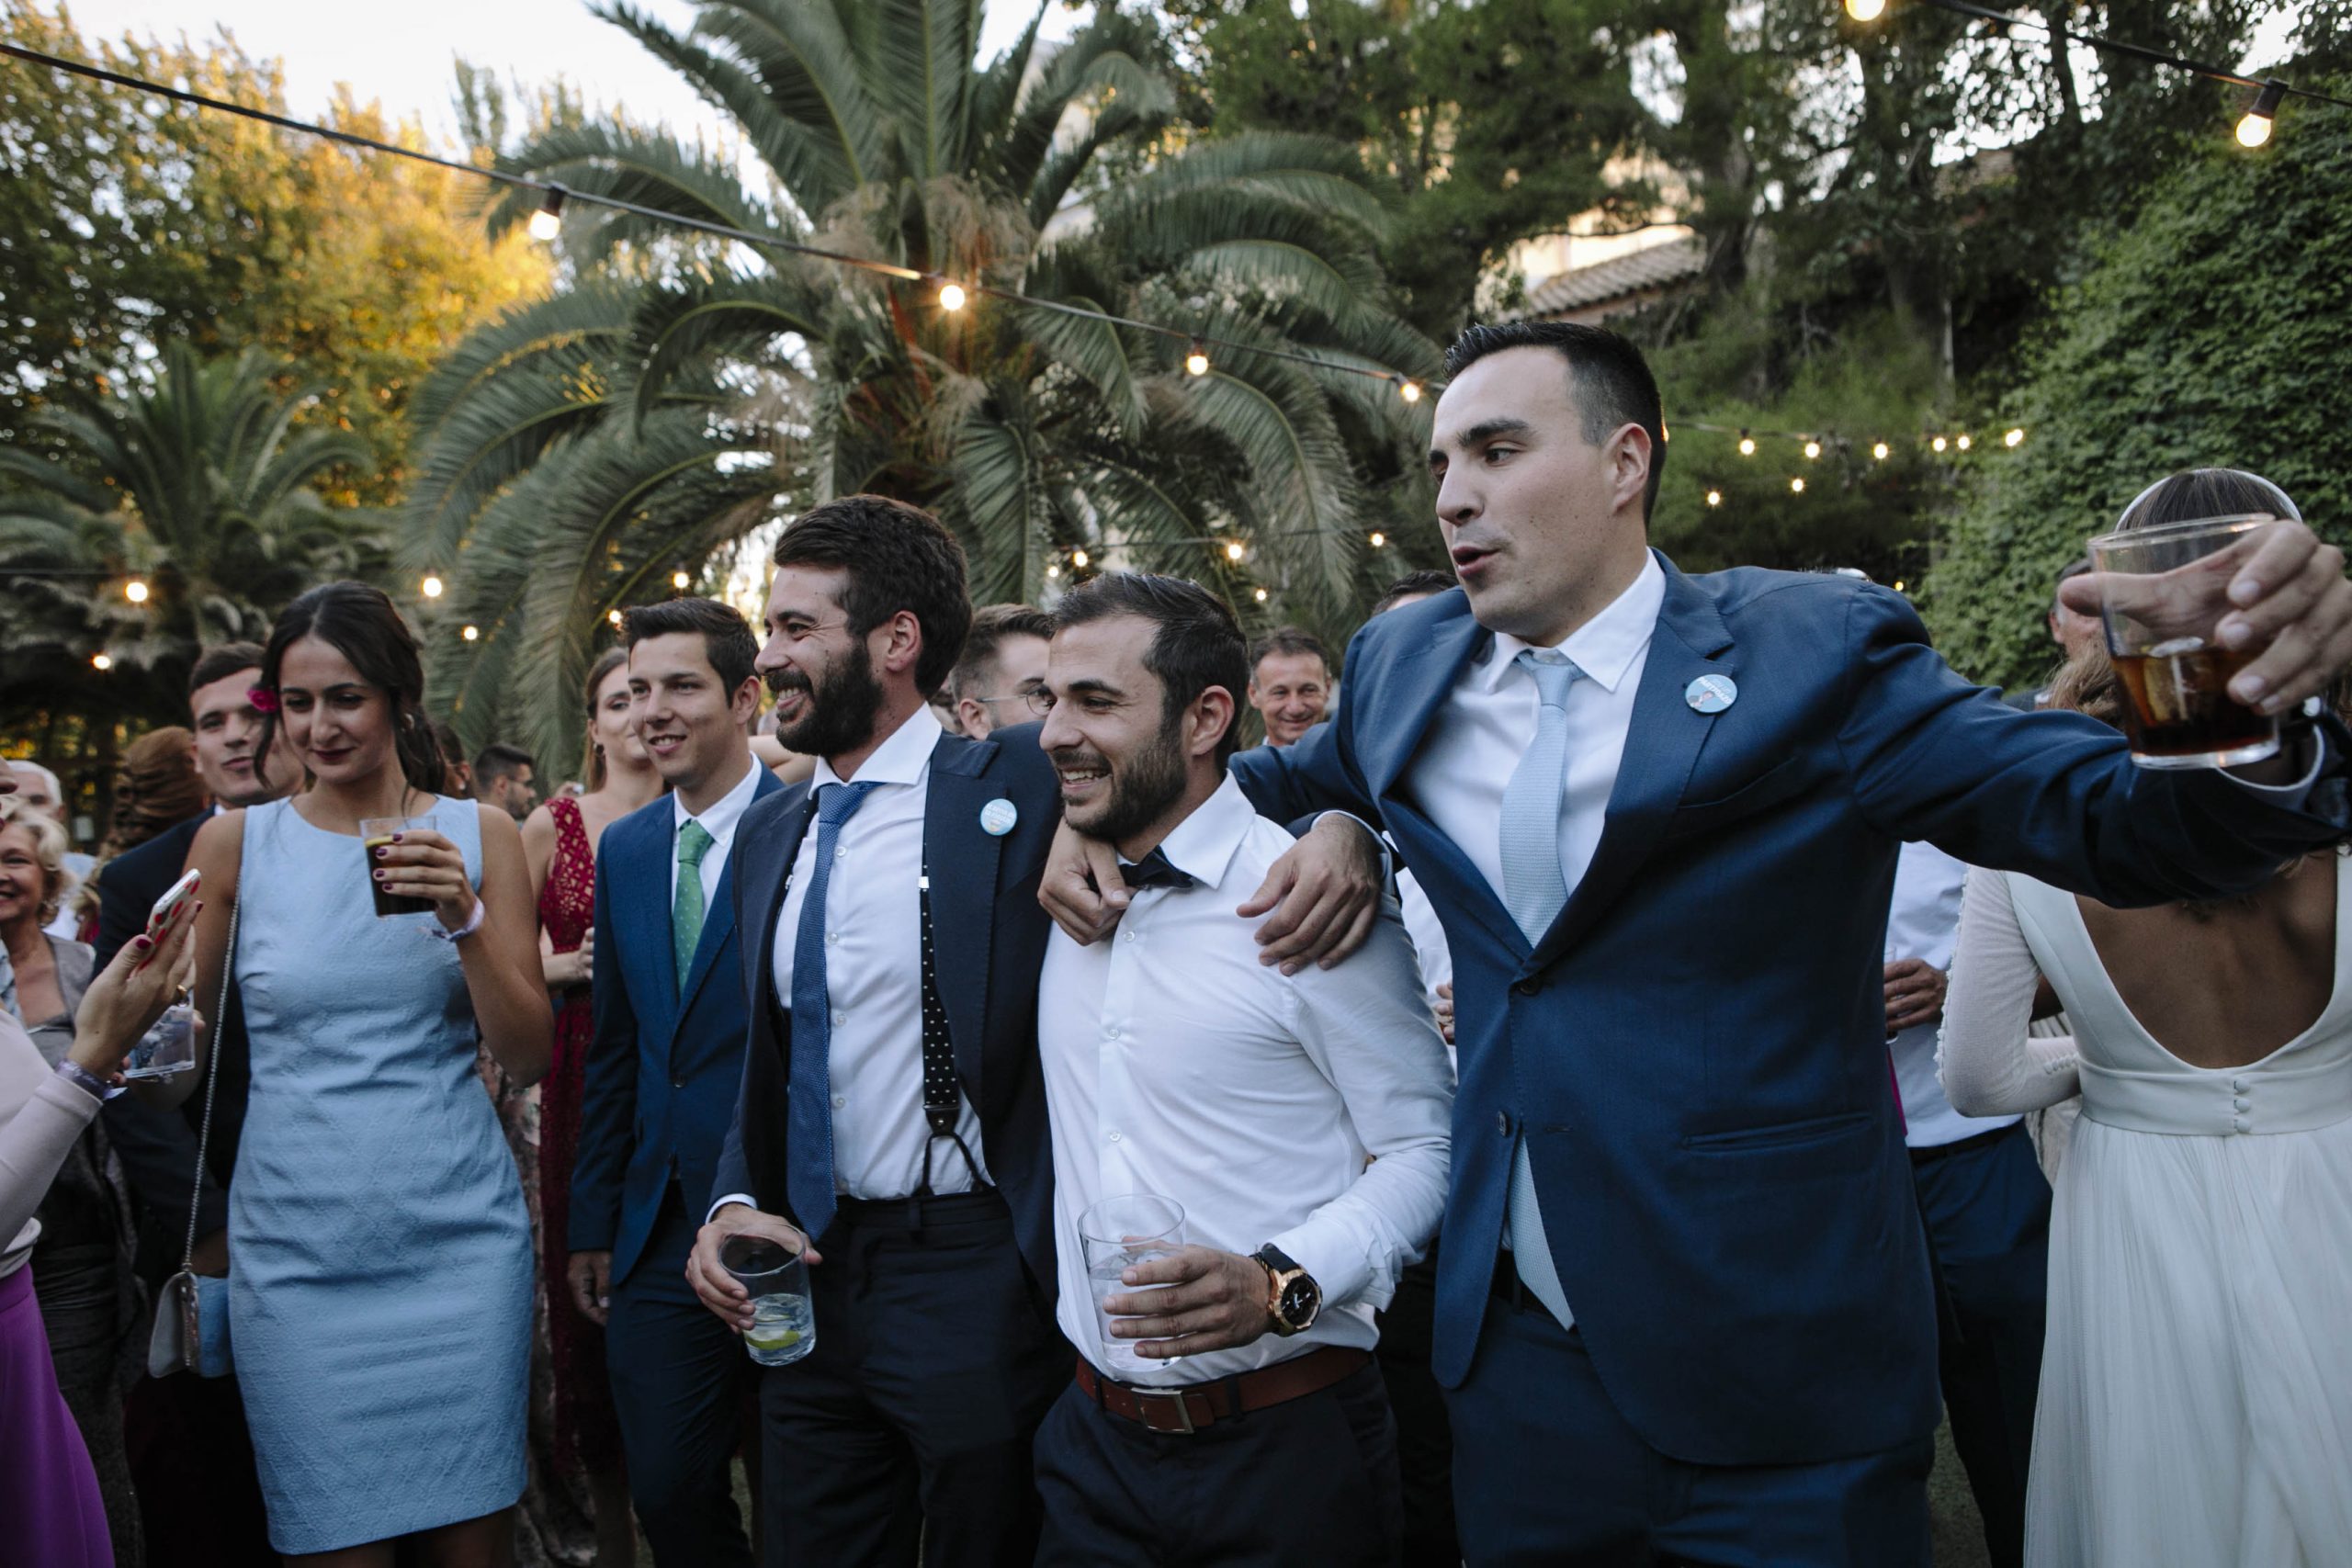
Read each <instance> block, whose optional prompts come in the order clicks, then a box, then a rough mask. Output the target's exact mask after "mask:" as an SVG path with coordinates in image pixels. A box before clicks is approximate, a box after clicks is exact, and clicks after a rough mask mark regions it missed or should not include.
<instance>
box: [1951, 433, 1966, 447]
mask: <svg viewBox="0 0 2352 1568" xmlns="http://www.w3.org/2000/svg"><path fill="white" fill-rule="evenodd" d="M1953 445H1954V446H1958V447H1959V448H1960V449H1961V450H1962V451H1963V452H1965V451H1967V450H1968V433H1967V432H1966V431H1962V432H1961V434H1960V437H1959V439H1958V440H1957V441H1955V442H1954V443H1953Z"/></svg>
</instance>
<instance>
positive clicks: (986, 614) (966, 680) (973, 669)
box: [947, 604, 1054, 697]
mask: <svg viewBox="0 0 2352 1568" xmlns="http://www.w3.org/2000/svg"><path fill="white" fill-rule="evenodd" d="M1053 635H1054V618H1053V616H1051V615H1047V614H1046V612H1045V611H1043V610H1040V609H1038V608H1037V607H1036V606H1035V605H1033V604H984V605H982V606H981V607H980V608H978V609H977V610H975V611H973V612H972V629H971V632H970V634H969V635H968V636H967V637H965V638H964V656H963V657H962V658H960V659H958V660H956V671H955V673H954V674H953V675H951V676H949V677H948V681H947V692H948V694H949V695H950V696H954V697H961V696H963V695H964V694H965V693H966V692H967V691H969V690H971V689H972V688H973V687H974V686H975V684H976V683H977V682H978V681H979V678H980V672H981V671H982V670H984V669H985V668H986V667H987V665H988V661H989V660H991V659H994V658H995V657H996V650H997V649H999V648H1001V647H1002V646H1003V644H1004V641H1005V639H1006V638H1008V637H1043V638H1046V639H1048V640H1050V639H1051V638H1052V637H1053Z"/></svg>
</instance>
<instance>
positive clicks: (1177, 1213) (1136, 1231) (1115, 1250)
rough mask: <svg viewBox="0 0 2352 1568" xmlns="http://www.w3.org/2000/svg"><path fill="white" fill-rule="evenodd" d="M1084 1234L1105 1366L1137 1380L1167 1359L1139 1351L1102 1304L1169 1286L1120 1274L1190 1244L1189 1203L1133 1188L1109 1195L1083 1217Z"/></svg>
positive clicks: (1160, 1369)
mask: <svg viewBox="0 0 2352 1568" xmlns="http://www.w3.org/2000/svg"><path fill="white" fill-rule="evenodd" d="M1078 1238H1079V1241H1080V1244H1081V1245H1082V1246H1083V1247H1085V1249H1086V1278H1087V1280H1088V1282H1089V1283H1090V1284H1091V1285H1092V1287H1093V1290H1094V1328H1095V1337H1097V1338H1099V1339H1100V1340H1101V1341H1102V1342H1103V1359H1102V1361H1101V1363H1100V1365H1101V1367H1102V1369H1103V1371H1105V1372H1108V1373H1109V1374H1110V1375H1111V1376H1112V1377H1113V1378H1114V1379H1116V1380H1117V1381H1119V1382H1136V1380H1137V1379H1138V1378H1141V1377H1146V1376H1149V1375H1150V1374H1152V1373H1155V1372H1165V1371H1167V1363H1166V1362H1164V1361H1160V1360H1158V1359H1150V1360H1147V1359H1144V1358H1143V1357H1140V1356H1138V1355H1136V1341H1134V1340H1132V1339H1118V1338H1114V1337H1112V1334H1111V1323H1112V1317H1111V1314H1110V1312H1109V1310H1108V1309H1107V1308H1105V1307H1104V1305H1103V1303H1104V1302H1105V1301H1106V1300H1108V1299H1109V1298H1110V1297H1112V1296H1115V1295H1121V1294H1133V1293H1136V1292H1139V1291H1153V1290H1166V1289H1167V1288H1168V1287H1167V1286H1165V1285H1146V1286H1140V1287H1138V1286H1133V1285H1127V1284H1123V1283H1121V1281H1120V1279H1119V1276H1120V1275H1121V1274H1122V1273H1124V1272H1125V1270H1127V1269H1130V1268H1132V1267H1134V1266H1135V1265H1136V1264H1138V1263H1145V1262H1148V1261H1150V1260H1151V1259H1152V1258H1165V1257H1166V1256H1167V1255H1168V1254H1170V1253H1171V1252H1174V1251H1175V1250H1176V1249H1177V1248H1179V1247H1182V1246H1183V1245H1184V1206H1183V1205H1182V1204H1181V1203H1179V1202H1177V1201H1175V1200H1174V1199H1173V1198H1162V1197H1159V1195H1157V1194H1156V1193H1150V1192H1130V1193H1128V1194H1126V1195H1125V1196H1124V1197H1119V1198H1105V1199H1103V1201H1101V1202H1100V1203H1097V1204H1095V1205H1094V1206H1093V1207H1092V1208H1091V1209H1089V1210H1087V1211H1086V1213H1082V1214H1080V1216H1079V1217H1078Z"/></svg>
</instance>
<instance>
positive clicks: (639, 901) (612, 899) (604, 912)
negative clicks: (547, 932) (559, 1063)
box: [566, 759, 784, 1284]
mask: <svg viewBox="0 0 2352 1568" xmlns="http://www.w3.org/2000/svg"><path fill="white" fill-rule="evenodd" d="M752 767H753V769H755V770H756V771H757V772H758V773H759V775H760V776H759V782H758V784H756V785H755V786H754V788H753V791H752V803H751V804H750V805H749V806H747V807H744V808H743V817H742V819H741V821H739V822H738V823H737V824H736V828H735V844H736V845H737V847H739V848H740V847H741V844H742V842H743V835H744V833H745V831H746V830H747V829H750V827H751V824H752V821H753V819H754V818H755V817H756V816H757V814H758V812H759V809H760V803H761V802H763V801H764V800H767V799H770V798H772V797H773V796H775V795H780V794H782V793H783V791H784V785H782V784H778V783H777V782H776V779H775V774H774V773H769V772H768V771H767V770H766V769H765V768H763V767H761V766H760V764H759V762H758V761H757V760H756V759H754V760H753V761H752ZM675 821H676V807H675V806H674V804H673V799H672V797H671V796H669V795H663V796H662V798H661V799H659V800H656V801H654V802H652V803H651V804H650V805H648V806H645V807H639V809H638V810H635V811H632V812H630V813H629V814H628V816H626V817H624V818H621V819H620V820H619V821H617V822H616V823H614V824H613V825H612V826H611V827H609V828H606V829H605V836H604V839H603V840H602V841H601V842H600V843H599V844H598V845H597V849H596V950H595V976H596V977H595V987H594V995H595V1020H596V1021H595V1036H594V1040H593V1042H592V1043H591V1044H590V1046H589V1051H588V1065H587V1081H586V1083H585V1084H584V1086H583V1087H582V1094H581V1105H580V1158H579V1162H578V1164H577V1165H576V1166H574V1168H573V1169H572V1173H571V1224H570V1235H568V1237H567V1238H566V1242H567V1245H568V1246H569V1247H571V1250H572V1251H574V1252H590V1251H602V1250H606V1249H609V1250H610V1251H611V1253H612V1255H613V1275H612V1277H613V1282H614V1283H615V1284H618V1283H620V1282H621V1281H622V1280H625V1279H627V1278H628V1273H629V1270H630V1269H633V1268H635V1267H636V1265H637V1261H638V1259H639V1257H641V1256H642V1255H643V1253H644V1251H645V1244H646V1241H647V1240H648V1238H649V1237H650V1236H651V1235H652V1234H653V1225H654V1222H655V1221H656V1220H657V1219H658V1218H659V1217H660V1215H661V1213H662V1193H663V1191H664V1190H666V1189H667V1188H668V1186H669V1184H670V1180H671V1178H672V1177H673V1176H674V1177H675V1178H676V1179H677V1182H678V1188H679V1190H680V1191H681V1192H682V1193H683V1194H684V1199H685V1206H686V1213H687V1215H688V1216H689V1217H690V1218H691V1219H692V1220H693V1221H694V1222H695V1223H696V1224H700V1223H701V1220H702V1213H703V1211H704V1210H705V1209H707V1208H708V1207H709V1205H710V1198H711V1192H712V1187H711V1181H712V1178H713V1175H714V1173H715V1172H716V1171H717V1169H718V1152H719V1147H720V1145H722V1144H724V1143H725V1142H726V1138H727V1123H728V1120H729V1115H730V1114H731V1112H732V1111H733V1110H734V1106H735V1086H736V1083H737V1081H738V1079H739V1078H740V1077H741V1072H742V1063H743V988H742V987H741V984H739V983H738V980H737V974H738V971H739V970H740V969H741V967H742V958H741V954H742V942H741V941H740V940H739V939H738V937H737V933H736V927H735V903H734V897H733V892H732V887H731V885H730V881H729V879H730V878H731V877H732V876H733V874H734V870H733V862H732V859H731V857H730V860H729V863H728V865H726V866H724V867H722V868H720V871H719V874H718V891H717V892H716V894H715V895H714V896H713V897H712V898H711V899H710V902H709V905H708V907H707V908H706V909H705V911H704V915H703V925H702V937H701V939H700V941H699V942H697V943H696V945H695V954H694V962H693V963H692V964H691V965H689V966H688V968H687V970H686V976H685V983H684V985H683V986H681V985H680V984H679V981H678V976H677V959H676V957H675V956H674V954H673V946H674V944H673V942H672V940H671V933H670V907H671V897H670V868H671V867H672V865H673V864H674V863H676V861H677V834H676V831H675Z"/></svg>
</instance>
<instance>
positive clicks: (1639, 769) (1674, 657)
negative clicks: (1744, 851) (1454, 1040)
mask: <svg viewBox="0 0 2352 1568" xmlns="http://www.w3.org/2000/svg"><path fill="white" fill-rule="evenodd" d="M1659 562H1660V564H1661V565H1663V566H1665V568H1666V602H1665V604H1663V605H1661V606H1660V608H1659V610H1658V620H1657V630H1656V631H1655V632H1653V633H1652V634H1651V637H1650V650H1649V659H1648V661H1647V663H1646V664H1645V665H1644V667H1643V670H1642V683H1641V687H1640V689H1639V690H1638V691H1637V692H1636V693H1635V694H1634V716H1633V719H1632V721H1631V723H1630V724H1629V726H1628V727H1627V728H1626V732H1625V754H1624V758H1623V761H1620V762H1619V763H1618V765H1617V783H1616V784H1615V786H1614V787H1613V788H1612V789H1611V791H1610V794H1609V811H1608V816H1607V818H1606V820H1605V821H1604V823H1603V824H1602V827H1601V830H1600V845H1599V846H1598V847H1597V848H1596V849H1595V850H1594V852H1593V856H1592V864H1591V865H1590V866H1589V868H1587V870H1586V871H1585V874H1584V879H1583V880H1582V881H1580V882H1578V883H1577V886H1576V891H1575V892H1574V893H1572V894H1571V895H1569V897H1568V902H1567V906H1566V908H1563V909H1562V910H1561V911H1560V914H1559V918H1558V919H1555V920H1554V921H1553V922H1552V929H1551V930H1550V931H1546V932H1544V940H1543V941H1542V942H1538V943H1537V944H1536V945H1535V950H1534V953H1533V954H1532V956H1531V957H1530V958H1529V959H1528V960H1527V963H1526V964H1525V965H1524V966H1523V967H1522V968H1521V974H1523V975H1534V974H1539V973H1541V972H1542V971H1543V970H1544V968H1546V967H1547V966H1549V965H1550V964H1552V963H1554V962H1555V960H1557V959H1558V958H1559V956H1560V954H1562V953H1565V952H1566V951H1567V950H1568V948H1569V947H1570V946H1571V945H1572V944H1574V942H1576V941H1577V938H1578V937H1580V936H1582V935H1583V934H1584V932H1585V931H1587V930H1589V929H1590V927H1591V925H1592V922H1593V921H1594V919H1597V918H1598V917H1599V916H1600V913H1601V911H1603V910H1604V909H1606V908H1608V907H1609V905H1610V904H1611V902H1612V901H1613V900H1614V899H1615V898H1616V897H1617V896H1618V895H1619V894H1620V893H1622V892H1623V891H1624V888H1625V885H1626V883H1627V882H1628V881H1630V880H1631V879H1632V877H1633V874H1634V871H1635V870H1637V869H1638V868H1639V867H1640V865H1641V863H1643V862H1644V861H1645V860H1647V859H1648V858H1649V855H1650V852H1651V851H1652V850H1653V849H1655V848H1656V847H1657V840H1658V835H1659V834H1660V833H1661V832H1662V831H1664V829H1665V828H1666V824H1667V821H1668V818H1671V817H1672V816H1673V815H1674V809H1675V807H1677V806H1679V804H1680V803H1681V800H1682V790H1683V786H1684V785H1685V784H1688V783H1689V782H1690V779H1691V768H1692V767H1693V766H1694V765H1695V764H1696V763H1697V762H1698V760H1699V750H1700V748H1701V747H1702V746H1704V745H1705V744H1706V741H1707V736H1708V733H1709V731H1711V730H1712V729H1713V728H1714V720H1713V717H1712V716H1709V715H1705V714H1702V713H1700V712H1698V711H1697V710H1695V709H1693V708H1692V707H1691V705H1690V703H1689V701H1688V700H1687V699H1686V698H1685V696H1684V693H1685V690H1686V689H1687V688H1688V687H1689V686H1690V684H1691V681H1692V680H1693V679H1694V678H1696V677H1698V676H1700V675H1704V674H1708V673H1711V672H1712V673H1714V674H1721V675H1728V674H1731V673H1733V672H1734V671H1736V669H1737V668H1738V666H1737V662H1736V656H1735V653H1734V650H1733V648H1732V640H1731V634H1730V632H1729V631H1728V630H1726V629H1725V628H1724V620H1723V615H1722V613H1721V612H1720V611H1718V610H1717V609H1716V608H1715V604H1714V601H1713V598H1711V597H1710V596H1709V595H1708V594H1707V593H1706V592H1705V591H1704V590H1702V589H1701V588H1700V587H1699V585H1698V584H1696V583H1694V582H1692V581H1691V580H1690V579H1689V578H1688V577H1685V576H1684V575H1683V574H1682V573H1681V572H1679V571H1678V570H1675V568H1674V566H1673V564H1672V563H1671V562H1668V561H1667V560H1666V558H1664V557H1662V556H1661V557H1659Z"/></svg>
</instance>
